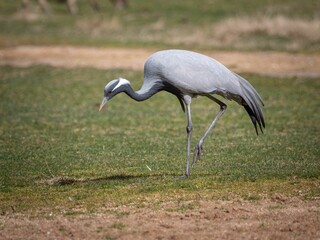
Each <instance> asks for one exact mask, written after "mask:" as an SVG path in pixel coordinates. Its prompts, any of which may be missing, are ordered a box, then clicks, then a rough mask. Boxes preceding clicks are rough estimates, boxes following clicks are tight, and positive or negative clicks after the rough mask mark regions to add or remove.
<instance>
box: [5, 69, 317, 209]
mask: <svg viewBox="0 0 320 240" xmlns="http://www.w3.org/2000/svg"><path fill="white" fill-rule="evenodd" d="M118 76H123V77H126V78H127V79H130V80H132V84H133V86H134V88H135V89H138V88H139V87H140V84H141V82H142V78H143V76H142V73H140V72H134V71H124V70H109V71H102V70H94V69H86V68H83V69H81V68H80V69H70V70H64V69H56V68H50V67H32V68H26V69H20V68H13V67H1V69H0V102H1V104H0V115H1V118H0V145H1V147H0V176H1V179H0V180H1V181H0V212H3V213H5V212H10V211H15V212H26V211H27V212H28V211H31V210H32V211H33V210H37V211H35V212H34V213H41V212H42V211H43V212H46V211H48V209H49V211H53V212H55V211H58V212H63V213H65V214H69V215H70V214H71V215H72V214H77V213H81V212H92V211H93V212H95V211H97V210H98V209H101V208H105V207H109V206H117V205H122V204H129V203H131V204H134V205H135V206H138V207H144V206H149V205H151V206H153V207H157V206H158V205H159V204H161V203H162V202H166V201H176V202H181V206H180V208H181V209H186V208H190V206H191V207H193V205H192V204H191V205H188V204H186V203H185V201H188V200H198V199H209V200H210V199H234V198H239V197H240V198H243V199H246V200H253V201H254V200H257V199H260V198H262V197H265V196H273V195H274V194H279V193H280V194H283V195H286V196H298V197H302V198H307V199H314V198H318V197H319V196H320V191H319V184H320V181H319V176H320V161H319V159H320V153H319V129H320V127H319V119H320V113H319V107H320V106H319V105H320V99H319V98H320V97H319V89H320V79H309V78H271V77H261V76H255V75H247V76H246V75H244V76H245V77H246V78H247V79H248V80H250V82H251V83H252V84H253V85H254V86H255V88H256V89H257V90H258V91H259V92H260V93H261V96H262V97H263V99H264V101H265V103H266V107H265V108H264V114H265V119H266V124H267V128H266V131H265V134H263V135H259V136H256V135H255V131H254V128H253V126H252V124H251V123H250V120H249V118H248V116H247V115H246V113H245V111H244V110H243V109H242V108H240V107H239V106H238V105H237V104H235V103H233V102H227V103H228V106H229V107H228V110H227V112H226V113H225V115H224V116H223V117H222V118H221V120H220V121H219V122H218V124H217V126H216V127H215V129H214V130H213V132H212V134H211V135H210V136H209V137H208V139H207V140H206V142H205V146H204V148H205V153H204V156H203V160H202V161H201V162H199V163H198V164H197V165H196V166H195V167H194V168H193V169H192V170H191V177H190V178H189V179H180V178H178V176H181V175H182V174H183V173H184V168H185V159H184V158H185V141H186V133H185V126H186V117H185V115H184V113H183V112H182V111H181V109H180V105H179V102H178V101H177V100H176V97H174V96H172V95H170V94H168V93H165V92H163V93H159V94H157V95H155V96H154V97H153V98H152V99H150V100H148V101H145V102H142V103H138V102H135V101H132V100H131V99H130V98H128V97H127V96H126V95H124V94H122V95H118V96H116V97H115V98H114V99H112V100H111V101H110V102H109V103H108V105H107V106H106V109H105V111H104V112H101V113H99V112H98V106H99V104H100V101H101V99H102V97H103V95H102V94H103V87H104V85H105V84H106V83H107V82H108V81H109V80H111V79H114V78H116V77H118ZM217 111H218V106H216V105H215V104H214V103H212V102H210V101H209V100H206V99H203V98H198V99H195V100H194V102H193V105H192V112H193V122H194V134H193V143H192V145H193V146H194V145H195V144H196V143H197V140H199V138H200V137H201V135H202V134H203V133H204V131H205V129H206V128H207V126H208V125H209V123H210V122H211V121H212V119H213V117H214V115H215V114H216V112H217ZM149 168H150V169H151V171H150V170H149ZM180 208H179V209H180ZM179 209H178V210H179Z"/></svg>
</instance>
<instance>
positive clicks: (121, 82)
mask: <svg viewBox="0 0 320 240" xmlns="http://www.w3.org/2000/svg"><path fill="white" fill-rule="evenodd" d="M124 84H130V82H129V81H128V80H127V79H124V78H121V77H119V82H118V84H117V86H115V87H114V89H113V90H116V89H117V88H118V87H120V86H122V85H124Z"/></svg>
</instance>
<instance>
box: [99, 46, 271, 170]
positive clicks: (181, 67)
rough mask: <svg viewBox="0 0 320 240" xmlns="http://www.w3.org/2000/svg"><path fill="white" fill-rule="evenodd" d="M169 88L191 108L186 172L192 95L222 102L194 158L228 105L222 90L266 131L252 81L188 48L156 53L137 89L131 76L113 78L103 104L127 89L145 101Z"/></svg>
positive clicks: (198, 156)
mask: <svg viewBox="0 0 320 240" xmlns="http://www.w3.org/2000/svg"><path fill="white" fill-rule="evenodd" d="M162 90H164V91H167V92H170V93H172V94H174V95H176V96H177V98H178V99H179V101H180V103H181V106H182V108H183V110H185V107H186V109H187V117H188V125H187V136H188V141H187V142H188V143H187V168H186V176H189V175H190V169H189V165H190V164H189V158H190V141H191V131H192V121H191V111H190V104H191V99H192V98H193V97H196V96H206V97H208V98H210V99H211V100H213V101H214V102H216V103H217V104H219V105H220V112H219V113H218V115H217V117H216V118H215V119H214V121H213V122H212V124H211V125H210V127H209V129H208V130H207V131H206V133H205V134H204V136H203V137H202V138H201V140H200V141H199V143H198V144H197V146H196V149H195V153H194V162H195V161H197V160H198V159H200V156H201V151H202V145H203V142H204V139H205V138H206V137H207V135H208V134H209V132H210V130H211V129H212V128H213V126H214V125H215V123H216V122H217V120H218V119H219V118H220V117H221V115H222V114H223V113H224V111H225V110H226V105H225V104H224V103H223V102H221V101H220V100H218V99H216V98H215V97H214V96H213V95H214V94H218V95H220V96H222V97H224V98H226V99H229V100H234V101H236V102H237V103H239V104H240V105H242V106H244V108H245V109H246V111H247V112H248V114H249V116H250V118H251V121H252V123H253V124H254V126H255V129H256V132H257V133H258V130H257V124H258V126H259V127H260V130H261V131H262V128H263V127H265V123H264V118H263V115H262V111H261V109H260V106H259V104H258V102H260V103H261V104H262V105H263V102H262V99H261V97H260V96H259V94H258V93H257V92H256V90H255V89H254V88H253V87H252V85H251V84H250V83H249V82H248V81H247V80H245V79H244V78H242V77H240V76H239V75H237V74H235V73H233V72H232V71H230V70H229V69H228V68H226V67H225V66H224V65H223V64H221V63H220V62H218V61H216V60H214V59H213V58H210V57H208V56H205V55H202V54H199V53H195V52H191V51H186V50H164V51H159V52H156V53H154V54H152V55H151V56H150V57H149V58H148V60H147V61H146V63H145V66H144V82H143V85H142V87H141V89H140V90H139V91H137V92H135V91H133V90H132V88H131V85H130V82H129V81H128V80H125V79H122V78H119V79H116V80H113V81H111V82H109V83H108V84H107V85H106V87H105V89H104V95H105V96H104V100H103V102H102V104H101V106H100V110H101V109H102V107H103V105H104V104H105V103H106V102H107V101H108V100H109V99H111V98H112V97H113V96H115V95H116V94H118V93H120V92H125V93H126V94H127V95H128V96H130V97H131V98H133V99H135V100H137V101H143V100H146V99H148V98H150V97H151V96H153V95H154V94H155V93H157V92H159V91H162Z"/></svg>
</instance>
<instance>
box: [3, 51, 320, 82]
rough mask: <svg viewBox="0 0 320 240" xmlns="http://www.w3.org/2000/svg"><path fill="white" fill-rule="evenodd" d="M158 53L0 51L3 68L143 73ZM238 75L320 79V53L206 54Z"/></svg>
mask: <svg viewBox="0 0 320 240" xmlns="http://www.w3.org/2000/svg"><path fill="white" fill-rule="evenodd" d="M155 51H156V50H150V49H136V48H135V49H127V48H92V47H91V48H88V47H73V46H19V47H14V48H5V49H0V65H13V66H19V67H29V66H31V65H39V64H41V65H42V64H43V65H50V66H54V67H63V68H76V67H94V68H100V69H112V68H124V69H132V70H141V71H142V70H143V65H144V62H145V61H146V59H147V58H148V56H149V55H150V54H152V53H153V52H155ZM203 53H205V54H207V55H209V56H211V57H213V58H215V59H217V60H218V61H220V62H221V63H223V64H224V65H226V66H227V67H229V68H230V69H232V70H233V71H235V72H247V73H257V74H263V75H271V76H285V77H288V76H289V77H290V76H307V77H318V76H320V67H319V66H320V54H293V53H284V52H225V51H215V52H203Z"/></svg>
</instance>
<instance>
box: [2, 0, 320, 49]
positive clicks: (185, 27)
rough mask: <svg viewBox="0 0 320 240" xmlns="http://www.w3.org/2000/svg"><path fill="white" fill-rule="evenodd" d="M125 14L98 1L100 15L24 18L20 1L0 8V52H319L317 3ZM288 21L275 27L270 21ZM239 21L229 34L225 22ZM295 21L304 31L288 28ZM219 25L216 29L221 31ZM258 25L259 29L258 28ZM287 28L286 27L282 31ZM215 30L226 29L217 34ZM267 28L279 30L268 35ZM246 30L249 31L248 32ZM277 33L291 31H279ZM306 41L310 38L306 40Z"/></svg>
mask: <svg viewBox="0 0 320 240" xmlns="http://www.w3.org/2000/svg"><path fill="white" fill-rule="evenodd" d="M129 2H130V7H129V8H128V9H126V10H122V11H119V10H115V9H114V8H112V6H111V4H110V2H109V1H107V0H105V1H102V2H101V4H102V10H101V11H100V12H98V13H97V12H94V11H93V10H92V9H91V8H90V6H89V4H88V3H87V2H86V1H80V6H79V8H80V10H79V14H77V15H74V16H72V15H70V14H69V13H68V12H67V8H66V6H65V5H63V4H57V3H53V2H52V3H51V7H52V8H53V13H52V14H51V15H45V14H44V13H41V12H40V11H36V10H34V9H33V10H31V13H29V14H26V13H24V12H23V11H21V9H20V1H18V0H13V1H2V2H1V3H0V14H1V17H0V25H1V28H0V47H7V46H16V45H21V44H44V45H47V44H77V45H93V46H130V47H157V48H193V49H194V48H195V47H196V48H202V49H217V48H224V49H240V50H256V49H265V50H283V49H284V50H290V51H309V52H310V51H312V52H314V51H319V49H320V45H319V42H320V41H319V36H318V35H319V34H318V35H317V32H319V31H318V30H319V29H318V26H319V23H318V21H319V17H320V16H319V11H318V9H319V8H320V5H319V1H317V0H308V1H301V0H282V1H276V0H261V1H256V0H241V1H239V0H229V1H225V0H216V1H211V0H202V1H198V0H188V1H182V0H179V1H169V0H163V1H158V0H149V1H142V0H133V1H129ZM276 16H283V17H285V18H286V19H287V18H288V19H289V20H288V21H286V22H285V24H284V25H283V24H280V26H275V24H274V22H273V18H274V17H276ZM260 17H266V18H270V22H269V23H268V22H265V24H266V27H264V26H261V29H253V30H252V29H251V30H248V27H245V29H246V31H248V32H246V31H245V32H242V33H241V34H240V36H237V38H236V39H233V40H232V41H230V40H228V39H229V38H230V37H231V39H232V36H233V34H234V32H237V31H236V30H237V29H242V24H243V23H242V21H241V19H242V18H249V22H257V21H258V20H259V18H260ZM230 18H231V19H232V18H237V19H238V18H239V20H237V21H236V25H235V26H234V27H233V28H231V29H229V28H228V27H225V20H228V19H230ZM290 19H293V20H299V21H301V22H302V25H303V26H304V27H302V28H301V27H300V25H299V26H296V25H297V24H296V22H294V21H293V22H292V23H290ZM221 24H222V27H221ZM259 25H262V24H259ZM287 25H289V26H287ZM218 26H220V28H222V29H226V31H227V32H226V33H225V34H224V35H223V36H221V35H219V33H218V32H219V31H218V28H219V27H218ZM270 26H273V27H276V28H280V29H279V30H278V31H276V32H275V33H274V32H271V33H270V30H268V28H270ZM249 29H250V27H249ZM281 29H283V30H286V29H292V30H290V31H281ZM310 36H311V37H310Z"/></svg>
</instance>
